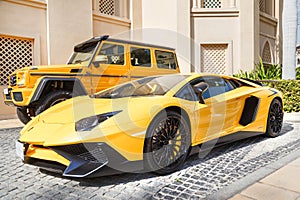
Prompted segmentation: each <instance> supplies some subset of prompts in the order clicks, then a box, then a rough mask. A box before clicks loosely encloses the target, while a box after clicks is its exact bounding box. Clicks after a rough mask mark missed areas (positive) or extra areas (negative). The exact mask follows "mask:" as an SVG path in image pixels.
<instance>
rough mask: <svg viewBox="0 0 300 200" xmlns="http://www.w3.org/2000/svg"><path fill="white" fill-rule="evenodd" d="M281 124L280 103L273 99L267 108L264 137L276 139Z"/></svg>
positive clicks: (281, 110)
mask: <svg viewBox="0 0 300 200" xmlns="http://www.w3.org/2000/svg"><path fill="white" fill-rule="evenodd" d="M282 123H283V109H282V103H281V102H280V101H279V100H278V99H273V101H272V102H271V104H270V108H269V114H268V121H267V132H266V135H267V136H268V137H277V136H278V135H279V134H280V131H281V128H282Z"/></svg>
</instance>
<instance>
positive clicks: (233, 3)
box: [229, 0, 235, 8]
mask: <svg viewBox="0 0 300 200" xmlns="http://www.w3.org/2000/svg"><path fill="white" fill-rule="evenodd" d="M229 8H235V0H230V1H229Z"/></svg>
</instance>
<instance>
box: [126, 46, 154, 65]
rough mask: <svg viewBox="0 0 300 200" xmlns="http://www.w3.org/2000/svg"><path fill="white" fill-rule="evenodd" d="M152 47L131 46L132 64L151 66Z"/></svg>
mask: <svg viewBox="0 0 300 200" xmlns="http://www.w3.org/2000/svg"><path fill="white" fill-rule="evenodd" d="M150 52H151V51H150V49H146V48H138V47H130V60H131V65H132V66H140V67H151V54H150Z"/></svg>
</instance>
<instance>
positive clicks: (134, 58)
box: [129, 45, 157, 80]
mask: <svg viewBox="0 0 300 200" xmlns="http://www.w3.org/2000/svg"><path fill="white" fill-rule="evenodd" d="M129 50H130V53H129V54H130V77H131V80H134V79H137V78H142V77H145V76H153V75H156V74H157V72H156V71H155V69H154V64H153V56H152V49H151V48H148V47H143V46H135V45H130V47H129Z"/></svg>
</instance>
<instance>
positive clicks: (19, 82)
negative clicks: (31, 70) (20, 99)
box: [17, 72, 26, 86]
mask: <svg viewBox="0 0 300 200" xmlns="http://www.w3.org/2000/svg"><path fill="white" fill-rule="evenodd" d="M25 82H26V73H25V72H23V73H18V74H17V85H18V86H24V85H25Z"/></svg>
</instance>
